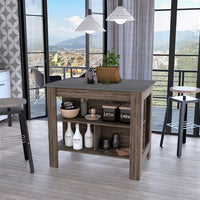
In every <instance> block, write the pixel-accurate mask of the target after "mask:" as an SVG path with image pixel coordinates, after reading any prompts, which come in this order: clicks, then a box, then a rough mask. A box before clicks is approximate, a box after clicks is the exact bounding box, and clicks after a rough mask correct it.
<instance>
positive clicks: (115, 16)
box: [106, 6, 135, 24]
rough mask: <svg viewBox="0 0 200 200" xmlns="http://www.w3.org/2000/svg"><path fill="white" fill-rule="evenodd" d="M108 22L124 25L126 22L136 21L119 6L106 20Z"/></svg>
mask: <svg viewBox="0 0 200 200" xmlns="http://www.w3.org/2000/svg"><path fill="white" fill-rule="evenodd" d="M106 20H107V21H115V22H116V23H118V24H123V23H125V22H126V21H133V20H135V19H134V18H133V16H132V15H131V14H130V13H129V12H128V11H127V10H126V9H125V8H124V7H123V6H118V7H117V8H116V9H115V10H114V11H113V12H112V13H111V14H110V15H109V16H108V18H107V19H106Z"/></svg>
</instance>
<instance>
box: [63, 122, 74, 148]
mask: <svg viewBox="0 0 200 200" xmlns="http://www.w3.org/2000/svg"><path fill="white" fill-rule="evenodd" d="M73 136H74V133H73V131H72V128H71V122H68V123H67V131H66V132H65V146H67V147H72V146H73Z"/></svg>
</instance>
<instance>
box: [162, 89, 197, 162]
mask: <svg viewBox="0 0 200 200" xmlns="http://www.w3.org/2000/svg"><path fill="white" fill-rule="evenodd" d="M170 91H171V92H178V93H183V96H175V97H169V98H168V102H167V109H166V113H165V119H164V124H163V130H162V135H161V140H160V147H161V148H162V147H163V140H164V135H165V132H166V128H167V126H169V127H173V123H170V122H169V117H170V108H171V106H172V102H173V101H175V102H178V103H179V104H180V105H181V106H180V113H179V123H177V126H178V143H177V157H179V158H180V157H181V154H182V143H186V129H187V127H188V126H189V123H188V122H187V104H188V103H198V109H199V112H198V113H199V120H200V99H198V98H194V97H189V96H186V93H188V94H194V93H199V92H200V89H199V88H196V87H185V86H176V87H171V88H170ZM199 124H200V123H199ZM199 124H198V125H197V124H190V126H191V125H192V128H199V127H200V126H199Z"/></svg>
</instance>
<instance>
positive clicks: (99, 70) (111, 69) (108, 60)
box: [96, 50, 121, 83]
mask: <svg viewBox="0 0 200 200" xmlns="http://www.w3.org/2000/svg"><path fill="white" fill-rule="evenodd" d="M119 58H120V56H119V55H116V54H115V53H114V52H111V51H109V50H108V51H107V54H106V55H104V57H103V61H102V63H103V64H102V66H99V67H96V75H97V78H98V82H99V83H105V82H106V83H108V82H109V83H119V82H121V77H120V74H119V69H120V67H119V62H118V60H119Z"/></svg>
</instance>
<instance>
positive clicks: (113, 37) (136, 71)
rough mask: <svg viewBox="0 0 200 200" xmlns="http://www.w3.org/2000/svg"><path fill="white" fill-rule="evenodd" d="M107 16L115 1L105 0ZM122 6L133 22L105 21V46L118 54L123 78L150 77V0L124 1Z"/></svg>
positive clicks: (151, 13) (152, 18)
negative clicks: (120, 23)
mask: <svg viewBox="0 0 200 200" xmlns="http://www.w3.org/2000/svg"><path fill="white" fill-rule="evenodd" d="M107 4H108V6H107V13H108V15H109V14H110V13H111V12H112V11H113V10H114V9H115V8H116V7H117V4H118V0H107ZM123 6H124V7H125V8H126V9H127V10H128V11H129V12H130V13H131V14H132V16H133V17H134V18H135V21H131V22H126V23H125V24H124V25H118V24H116V23H115V22H108V30H107V35H108V41H107V44H108V49H109V50H110V49H112V48H114V51H115V52H116V53H118V54H119V55H120V75H121V77H122V78H123V79H138V80H151V79H152V65H153V34H154V0H124V1H123Z"/></svg>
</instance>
